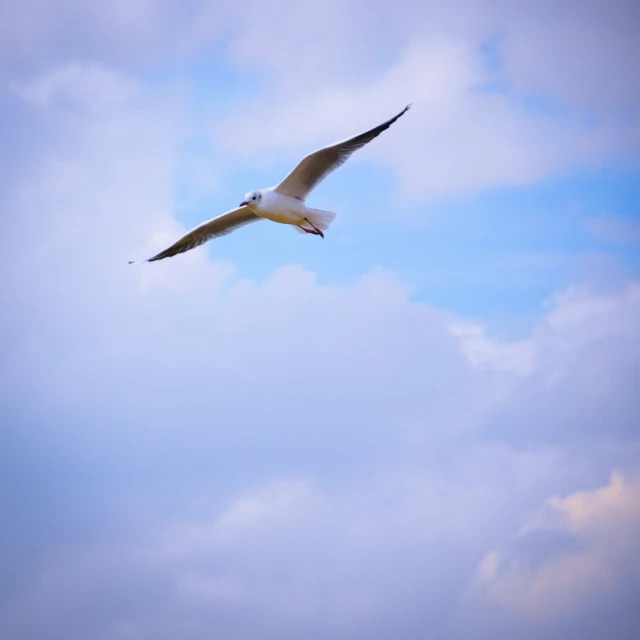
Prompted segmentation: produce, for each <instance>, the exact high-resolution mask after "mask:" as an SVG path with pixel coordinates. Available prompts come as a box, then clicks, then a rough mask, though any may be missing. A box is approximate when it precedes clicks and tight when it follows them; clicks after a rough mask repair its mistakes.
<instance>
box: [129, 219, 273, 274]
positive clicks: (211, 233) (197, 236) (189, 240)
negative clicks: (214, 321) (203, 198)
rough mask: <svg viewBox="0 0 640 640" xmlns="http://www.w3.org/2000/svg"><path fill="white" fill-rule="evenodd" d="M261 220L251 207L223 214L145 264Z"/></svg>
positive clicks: (205, 223) (200, 226) (182, 251)
mask: <svg viewBox="0 0 640 640" xmlns="http://www.w3.org/2000/svg"><path fill="white" fill-rule="evenodd" d="M261 219H262V218H260V217H258V216H257V215H255V214H254V213H253V212H252V211H251V209H249V207H240V208H239V209H234V210H233V211H227V213H223V214H222V215H221V216H218V217H217V218H213V220H208V221H207V222H203V223H202V224H201V225H199V226H197V227H196V228H195V229H193V230H191V231H189V233H187V234H186V235H185V236H183V237H182V238H180V240H178V241H177V242H174V243H173V244H172V245H171V246H170V247H169V248H168V249H165V250H164V251H161V252H160V253H158V254H157V255H155V256H153V258H148V259H147V260H143V262H154V261H155V260H163V259H164V258H170V257H171V256H175V255H177V254H179V253H184V252H185V251H189V250H190V249H193V248H195V247H198V246H200V245H201V244H204V243H205V242H207V241H208V240H211V239H212V238H218V237H220V236H225V235H227V233H231V232H232V231H235V229H238V228H239V227H242V226H244V225H245V224H249V223H250V222H255V221H256V220H261ZM134 262H135V260H132V261H131V262H129V264H133V263H134Z"/></svg>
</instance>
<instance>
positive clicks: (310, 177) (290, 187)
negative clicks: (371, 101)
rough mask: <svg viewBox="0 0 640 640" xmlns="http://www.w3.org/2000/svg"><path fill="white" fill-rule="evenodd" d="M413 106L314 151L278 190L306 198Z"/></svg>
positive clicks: (295, 196) (285, 193)
mask: <svg viewBox="0 0 640 640" xmlns="http://www.w3.org/2000/svg"><path fill="white" fill-rule="evenodd" d="M410 107H411V105H408V106H406V107H405V108H404V109H403V110H402V111H401V112H400V113H399V114H398V115H396V116H394V117H393V118H390V119H389V120H387V121H386V122H383V123H382V124H380V125H378V126H377V127H374V128H373V129H370V130H369V131H365V132H364V133H361V134H359V135H357V136H354V137H353V138H348V139H347V140H341V141H340V142H336V143H334V144H332V145H330V146H328V147H323V148H322V149H318V150H317V151H314V152H313V153H310V154H309V155H308V156H306V157H304V158H303V159H302V160H301V161H300V163H299V164H298V166H297V167H296V168H295V169H294V170H293V171H292V172H291V173H290V174H289V175H288V176H287V177H286V178H285V179H284V180H283V181H282V182H281V183H280V184H279V185H278V186H277V187H276V188H275V190H276V191H278V192H279V193H282V194H284V195H287V196H291V197H293V198H298V199H299V200H304V199H305V198H306V197H307V196H308V195H309V193H310V192H311V191H312V190H313V189H314V188H315V187H316V186H318V184H320V182H322V181H323V180H324V179H325V178H326V177H327V176H328V175H329V174H330V173H331V172H332V171H335V170H336V169H337V168H338V167H339V166H340V165H342V164H344V163H345V162H346V161H347V160H348V159H349V157H350V156H351V154H352V153H353V152H354V151H357V150H358V149H361V148H362V147H364V145H365V144H367V143H368V142H371V140H373V139H374V138H376V137H377V136H379V135H380V134H381V133H382V132H383V131H385V130H386V129H388V128H389V127H390V126H391V125H392V124H393V123H394V122H395V121H396V120H397V119H398V118H399V117H400V116H402V115H403V114H404V113H406V112H407V111H408V110H409V108H410Z"/></svg>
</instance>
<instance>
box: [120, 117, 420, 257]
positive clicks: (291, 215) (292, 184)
mask: <svg viewBox="0 0 640 640" xmlns="http://www.w3.org/2000/svg"><path fill="white" fill-rule="evenodd" d="M410 107H411V105H408V106H406V107H405V108H404V109H403V110H402V111H401V112H400V113H399V114H398V115H395V116H393V118H390V119H389V120H387V121H386V122H383V123H382V124H380V125H378V126H377V127H374V128H373V129H370V130H369V131H365V133H361V134H359V135H357V136H354V137H353V138H349V139H347V140H342V141H340V142H336V143H335V144H332V145H329V146H328V147H323V148H322V149H318V150H317V151H314V152H313V153H310V154H309V155H308V156H306V157H304V158H303V159H302V160H301V161H300V163H299V164H298V166H297V167H296V168H295V169H294V170H293V171H292V172H291V173H290V174H289V175H288V176H287V177H286V178H285V179H284V180H283V181H282V182H281V183H280V184H279V185H277V186H276V187H270V188H268V189H260V190H258V191H249V193H247V194H245V196H244V200H243V201H242V202H241V203H240V205H239V207H238V208H237V209H233V210H231V211H227V213H223V214H222V215H221V216H218V217H217V218H213V219H212V220H208V221H207V222H203V223H202V224H201V225H199V226H197V227H196V228H195V229H192V230H191V231H189V233H187V234H186V235H185V236H183V237H182V238H180V240H177V241H176V242H174V243H173V244H172V245H171V246H170V247H169V248H167V249H165V250H164V251H161V252H160V253H158V254H157V255H155V256H153V257H152V258H148V259H147V260H143V261H142V262H154V261H155V260H163V259H164V258H170V257H171V256H175V255H177V254H179V253H184V252H185V251H189V250H190V249H193V248H195V247H198V246H200V245H201V244H204V243H205V242H207V241H208V240H211V239H212V238H218V237H220V236H224V235H226V234H228V233H231V232H232V231H235V230H236V229H239V228H240V227H243V226H244V225H246V224H249V223H251V222H256V221H258V220H261V219H262V218H266V219H267V220H272V221H273V222H280V223H281V224H289V225H292V226H293V227H294V228H295V229H296V230H297V231H299V232H300V233H310V234H312V235H316V236H320V237H321V238H324V231H326V230H327V229H328V228H329V225H330V224H331V223H332V222H333V219H334V218H335V217H336V214H335V213H333V212H332V211H323V210H322V209H311V208H310V207H307V205H306V204H305V199H306V198H307V196H308V195H309V194H310V193H311V191H312V190H313V189H314V188H315V187H317V186H318V184H320V182H322V180H324V179H325V178H326V177H327V176H328V175H329V174H330V173H331V172H332V171H334V170H335V169H337V168H338V167H339V166H340V165H342V164H344V163H345V162H346V161H347V160H348V158H349V157H350V156H351V154H352V153H353V152H354V151H357V150H358V149H360V148H362V147H364V145H365V144H367V143H368V142H371V140H373V139H374V138H376V137H377V136H379V135H380V134H381V133H382V132H383V131H384V130H385V129H388V128H389V127H390V126H391V125H392V124H393V123H394V122H395V121H396V120H397V119H398V118H399V117H400V116H402V115H403V114H404V113H406V112H407V111H408V110H409V108H410ZM134 262H136V261H135V260H132V261H131V262H129V264H133V263H134Z"/></svg>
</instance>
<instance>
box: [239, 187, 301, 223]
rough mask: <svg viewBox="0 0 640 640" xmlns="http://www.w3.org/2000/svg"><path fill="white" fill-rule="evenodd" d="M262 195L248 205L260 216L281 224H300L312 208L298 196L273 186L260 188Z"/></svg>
mask: <svg viewBox="0 0 640 640" xmlns="http://www.w3.org/2000/svg"><path fill="white" fill-rule="evenodd" d="M259 193H260V195H261V196H262V197H261V198H260V199H259V200H258V201H257V202H255V203H254V202H249V203H248V207H249V208H250V209H251V211H253V213H255V214H256V215H257V216H259V217H260V218H266V219H267V220H272V221H273V222H280V223H282V224H293V225H296V226H297V225H302V224H304V222H305V218H307V217H308V216H309V215H312V212H313V209H309V207H307V205H306V204H305V203H304V202H302V200H299V199H298V198H292V197H291V196H286V195H284V194H282V193H278V192H277V191H276V190H275V187H271V188H269V189H260V192H259Z"/></svg>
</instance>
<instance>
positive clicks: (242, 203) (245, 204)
mask: <svg viewBox="0 0 640 640" xmlns="http://www.w3.org/2000/svg"><path fill="white" fill-rule="evenodd" d="M248 204H249V203H248V202H247V201H246V200H243V201H242V202H241V203H240V206H241V207H244V206H247V205H248Z"/></svg>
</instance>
